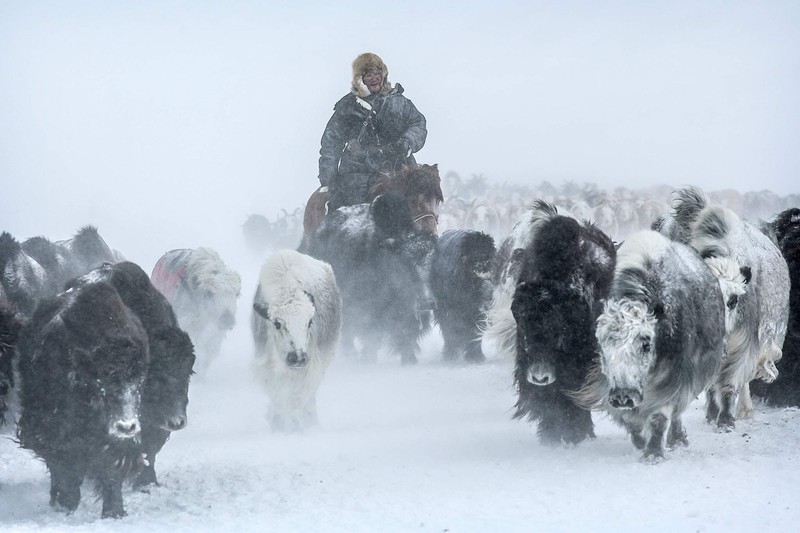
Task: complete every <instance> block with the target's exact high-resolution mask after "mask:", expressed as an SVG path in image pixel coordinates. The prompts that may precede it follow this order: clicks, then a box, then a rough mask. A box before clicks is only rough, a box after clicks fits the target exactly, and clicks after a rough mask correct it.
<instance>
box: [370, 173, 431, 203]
mask: <svg viewBox="0 0 800 533" xmlns="http://www.w3.org/2000/svg"><path fill="white" fill-rule="evenodd" d="M441 182H442V180H441V178H440V177H439V166H438V165H403V167H402V168H401V169H400V170H399V171H398V172H396V173H394V174H391V175H389V176H388V177H386V178H385V179H383V180H381V181H379V182H378V183H376V184H375V185H373V186H372V188H371V189H370V190H369V198H370V200H374V199H375V198H377V197H378V195H381V194H387V193H394V194H399V195H400V196H403V197H404V198H406V199H408V198H413V197H414V196H417V195H422V196H424V197H426V198H435V199H436V200H438V201H439V202H443V201H444V195H443V194H442V186H441Z"/></svg>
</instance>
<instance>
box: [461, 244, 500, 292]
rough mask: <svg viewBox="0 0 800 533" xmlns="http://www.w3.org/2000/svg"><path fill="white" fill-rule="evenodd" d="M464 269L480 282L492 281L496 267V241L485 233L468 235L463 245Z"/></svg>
mask: <svg viewBox="0 0 800 533" xmlns="http://www.w3.org/2000/svg"><path fill="white" fill-rule="evenodd" d="M462 247H463V250H462V252H463V253H462V255H461V261H462V265H460V266H461V267H462V268H465V269H467V270H468V271H469V273H470V275H471V276H474V277H475V278H477V279H480V280H490V279H491V277H492V274H493V273H494V271H495V269H496V266H495V263H496V260H495V256H496V249H495V246H494V239H493V238H492V237H491V236H490V235H487V234H485V233H480V232H475V233H468V234H467V235H465V237H464V242H463V243H462Z"/></svg>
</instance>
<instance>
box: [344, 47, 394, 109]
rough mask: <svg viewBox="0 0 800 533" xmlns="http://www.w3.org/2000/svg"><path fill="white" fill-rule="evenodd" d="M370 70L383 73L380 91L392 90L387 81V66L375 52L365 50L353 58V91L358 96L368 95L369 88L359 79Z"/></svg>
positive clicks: (384, 92)
mask: <svg viewBox="0 0 800 533" xmlns="http://www.w3.org/2000/svg"><path fill="white" fill-rule="evenodd" d="M372 70H378V71H380V73H381V74H382V75H383V86H382V87H381V93H383V94H386V93H388V92H389V91H391V90H392V84H391V83H390V82H389V78H388V76H389V67H387V66H386V63H384V62H383V59H381V58H380V57H378V55H377V54H373V53H370V52H366V53H364V54H361V55H360V56H358V57H357V58H355V60H353V92H354V93H355V94H357V95H358V96H360V97H362V98H363V97H365V96H369V89H368V88H367V86H366V85H364V82H363V81H362V80H361V78H362V76H364V74H366V73H367V72H370V71H372Z"/></svg>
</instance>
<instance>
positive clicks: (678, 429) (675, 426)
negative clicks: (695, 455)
mask: <svg viewBox="0 0 800 533" xmlns="http://www.w3.org/2000/svg"><path fill="white" fill-rule="evenodd" d="M688 445H689V439H687V438H686V429H685V428H684V427H683V422H681V417H680V415H675V414H673V415H672V421H671V422H670V424H669V433H667V448H670V449H674V448H676V447H678V446H688Z"/></svg>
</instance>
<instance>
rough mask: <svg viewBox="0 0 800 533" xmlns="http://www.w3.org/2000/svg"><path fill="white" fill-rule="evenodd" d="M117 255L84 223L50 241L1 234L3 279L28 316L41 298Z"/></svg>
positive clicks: (52, 293)
mask: <svg viewBox="0 0 800 533" xmlns="http://www.w3.org/2000/svg"><path fill="white" fill-rule="evenodd" d="M116 257H117V255H116V254H115V253H114V251H112V250H111V248H109V247H108V245H107V244H106V242H105V241H104V240H103V238H102V237H101V236H100V234H99V233H98V232H97V228H95V227H94V226H85V227H83V228H81V229H80V230H78V232H77V233H76V234H75V236H74V237H72V238H71V239H67V240H63V241H57V242H51V241H50V240H48V239H47V238H45V237H42V236H37V237H31V238H30V239H27V240H25V241H24V242H22V243H18V242H17V241H16V240H15V239H14V238H13V237H12V236H11V235H10V234H8V233H5V232H4V233H3V235H2V236H0V274H2V276H1V277H0V281H2V284H3V285H4V286H5V288H6V292H7V294H8V297H9V298H10V299H11V301H12V302H14V304H15V305H16V307H17V311H18V312H19V313H20V314H21V315H22V316H23V317H24V318H29V317H30V316H31V315H32V314H33V312H34V310H35V309H36V305H37V304H38V302H39V301H40V300H42V299H44V298H47V297H50V296H55V295H56V294H58V293H60V292H61V291H63V290H64V285H65V284H66V283H67V282H68V281H70V280H71V279H73V278H74V277H76V276H80V275H82V274H85V273H87V272H89V271H90V270H92V269H93V268H97V267H99V266H100V265H102V264H103V263H105V262H112V263H113V262H115V261H116Z"/></svg>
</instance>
